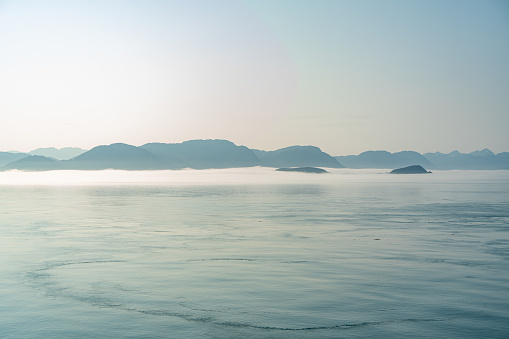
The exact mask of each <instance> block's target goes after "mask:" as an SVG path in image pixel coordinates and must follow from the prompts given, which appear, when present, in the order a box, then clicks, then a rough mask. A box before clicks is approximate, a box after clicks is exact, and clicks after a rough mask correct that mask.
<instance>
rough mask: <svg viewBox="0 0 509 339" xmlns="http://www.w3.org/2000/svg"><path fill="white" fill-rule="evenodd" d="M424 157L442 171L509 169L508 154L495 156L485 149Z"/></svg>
mask: <svg viewBox="0 0 509 339" xmlns="http://www.w3.org/2000/svg"><path fill="white" fill-rule="evenodd" d="M424 156H425V157H426V158H427V159H428V160H429V161H431V162H432V163H433V164H435V166H436V168H437V169H441V170H453V169H470V170H485V169H491V170H495V169H507V168H509V153H508V152H503V153H499V154H494V153H493V152H492V151H490V150H489V149H483V150H481V151H475V152H471V153H460V152H458V151H453V152H451V153H448V154H444V153H440V152H435V153H425V154H424Z"/></svg>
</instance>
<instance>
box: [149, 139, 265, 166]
mask: <svg viewBox="0 0 509 339" xmlns="http://www.w3.org/2000/svg"><path fill="white" fill-rule="evenodd" d="M140 148H143V149H145V150H147V151H150V152H151V153H153V154H154V155H156V156H158V157H160V158H162V159H165V160H167V161H168V162H169V163H172V164H174V165H173V167H172V168H184V167H189V168H195V169H206V168H232V167H251V166H258V165H260V161H259V160H258V157H257V156H256V155H255V154H254V152H253V151H252V150H250V149H249V148H247V147H245V146H237V145H235V144H234V143H233V142H231V141H227V140H189V141H184V142H182V143H179V144H164V143H150V144H145V145H143V146H140Z"/></svg>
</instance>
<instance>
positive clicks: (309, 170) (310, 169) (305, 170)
mask: <svg viewBox="0 0 509 339" xmlns="http://www.w3.org/2000/svg"><path fill="white" fill-rule="evenodd" d="M276 171H282V172H303V173H329V172H327V171H326V170H324V169H323V168H317V167H290V168H278V169H276Z"/></svg>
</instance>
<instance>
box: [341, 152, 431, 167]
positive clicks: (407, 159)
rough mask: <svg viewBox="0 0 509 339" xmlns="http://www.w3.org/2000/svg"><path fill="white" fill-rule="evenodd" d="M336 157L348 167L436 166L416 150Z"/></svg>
mask: <svg viewBox="0 0 509 339" xmlns="http://www.w3.org/2000/svg"><path fill="white" fill-rule="evenodd" d="M335 158H336V159H337V160H338V161H339V162H341V163H342V164H343V165H344V166H346V167H348V168H397V167H405V166H410V165H420V166H424V167H427V168H435V166H433V164H432V163H431V162H430V161H429V160H428V159H426V158H425V157H424V156H423V155H421V154H420V153H417V152H414V151H402V152H396V153H390V152H387V151H367V152H363V153H361V154H359V155H348V156H336V157H335Z"/></svg>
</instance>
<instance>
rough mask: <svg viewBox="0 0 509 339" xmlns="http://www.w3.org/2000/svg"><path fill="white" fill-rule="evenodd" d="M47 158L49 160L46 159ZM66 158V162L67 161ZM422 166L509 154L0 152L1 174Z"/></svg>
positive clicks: (306, 149)
mask: <svg viewBox="0 0 509 339" xmlns="http://www.w3.org/2000/svg"><path fill="white" fill-rule="evenodd" d="M44 154H45V155H44ZM66 158H67V159H66ZM415 165H418V166H422V167H423V168H427V169H434V170H451V169H474V170H493V169H509V152H503V153H498V154H494V153H493V152H491V151H490V150H488V149H483V150H480V151H475V152H471V153H467V154H465V153H460V152H458V151H453V152H451V153H448V154H444V153H440V152H435V153H426V154H424V155H423V154H420V153H418V152H414V151H402V152H396V153H390V152H387V151H366V152H363V153H361V154H359V155H347V156H335V157H332V156H331V155H329V154H327V153H325V152H323V151H322V150H321V149H320V148H318V147H316V146H289V147H284V148H281V149H278V150H274V151H264V150H257V149H250V148H248V147H246V146H238V145H235V144H234V143H233V142H231V141H228V140H219V139H208V140H189V141H184V142H182V143H148V144H144V145H142V146H133V145H128V144H123V143H115V144H111V145H101V146H96V147H94V148H92V149H91V150H89V151H85V150H83V149H81V148H77V147H66V148H62V149H56V148H53V147H49V148H40V149H37V150H34V151H31V152H29V153H18V152H14V151H12V152H0V170H10V169H19V170H26V171H45V170H54V169H75V170H102V169H123V170H160V169H183V168H193V169H209V168H234V167H253V166H264V167H274V168H281V167H284V168H289V167H327V168H343V167H347V168H378V169H394V168H401V167H408V166H415Z"/></svg>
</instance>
